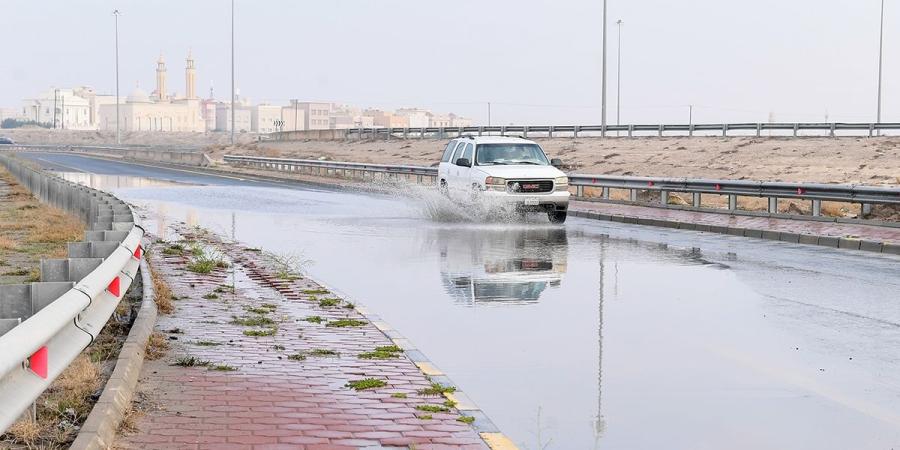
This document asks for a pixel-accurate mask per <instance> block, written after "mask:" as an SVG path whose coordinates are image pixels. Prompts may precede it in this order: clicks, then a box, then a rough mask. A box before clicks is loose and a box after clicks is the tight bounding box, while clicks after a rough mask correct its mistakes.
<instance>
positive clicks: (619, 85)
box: [616, 19, 625, 134]
mask: <svg viewBox="0 0 900 450" xmlns="http://www.w3.org/2000/svg"><path fill="white" fill-rule="evenodd" d="M624 23H625V22H623V21H622V19H619V20H617V21H616V25H617V28H618V30H617V31H618V37H617V43H616V46H617V49H616V125H621V120H622V104H621V101H622V100H621V99H622V24H624ZM618 133H619V132H618V131H616V134H618Z"/></svg>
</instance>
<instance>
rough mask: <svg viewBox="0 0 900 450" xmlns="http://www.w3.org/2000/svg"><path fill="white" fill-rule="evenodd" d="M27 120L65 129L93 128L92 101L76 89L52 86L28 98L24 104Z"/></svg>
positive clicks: (23, 109)
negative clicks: (76, 91)
mask: <svg viewBox="0 0 900 450" xmlns="http://www.w3.org/2000/svg"><path fill="white" fill-rule="evenodd" d="M22 116H23V118H24V119H26V120H33V121H35V122H38V123H42V124H47V125H49V126H51V127H52V128H59V129H65V130H92V129H95V128H96V127H95V125H94V124H93V123H92V121H91V103H90V101H89V100H88V99H86V98H84V97H80V96H78V95H76V93H75V90H74V89H68V88H52V89H50V90H49V91H47V92H44V93H43V94H41V95H39V96H37V97H36V98H32V99H26V100H25V101H24V102H23V105H22Z"/></svg>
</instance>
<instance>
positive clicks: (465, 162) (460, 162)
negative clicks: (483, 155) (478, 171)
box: [456, 158, 472, 167]
mask: <svg viewBox="0 0 900 450" xmlns="http://www.w3.org/2000/svg"><path fill="white" fill-rule="evenodd" d="M456 165H457V166H462V167H472V161H469V158H459V159H457V160H456Z"/></svg>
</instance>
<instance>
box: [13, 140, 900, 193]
mask: <svg viewBox="0 0 900 450" xmlns="http://www.w3.org/2000/svg"><path fill="white" fill-rule="evenodd" d="M0 136H9V137H11V138H12V139H14V140H15V141H16V142H20V143H34V144H38V143H57V144H84V145H90V144H93V145H101V144H113V143H114V142H115V134H114V133H110V132H97V131H81V132H77V131H67V130H64V131H60V130H52V131H51V130H43V129H29V130H23V129H13V130H0ZM237 136H238V138H239V142H241V145H239V146H238V147H237V148H231V147H229V146H227V144H228V143H229V141H230V136H229V134H228V133H224V132H215V133H152V132H133V133H124V134H123V137H122V141H123V143H124V144H130V145H154V146H172V147H182V148H184V147H195V148H204V149H205V151H207V152H209V153H210V156H211V157H212V158H213V159H220V158H221V157H222V155H224V154H227V153H234V154H244V155H262V156H276V157H277V156H283V157H291V158H304V159H329V160H334V161H358V162H369V163H384V164H410V165H426V166H427V165H432V164H434V162H435V161H437V160H438V158H439V157H440V154H441V152H442V151H443V149H444V146H445V145H446V142H447V140H433V139H427V140H419V139H410V140H406V141H404V140H399V139H397V140H391V141H385V140H377V141H372V140H369V141H361V142H357V141H299V142H262V143H257V142H256V135H254V134H249V133H247V134H239V135H237ZM536 141H537V142H539V143H540V144H541V146H543V147H544V150H546V152H547V153H548V154H549V155H550V156H551V157H559V158H561V159H562V160H563V162H564V163H566V165H568V166H569V167H570V168H571V170H572V171H574V172H578V173H584V174H603V175H638V176H670V177H691V178H722V179H750V180H769V181H776V180H780V181H805V182H822V183H858V184H870V185H897V184H900V137H896V136H894V137H876V138H866V137H838V138H828V137H801V138H794V137H763V138H756V137H693V138H689V137H663V138H659V137H639V138H626V137H621V138H607V139H601V138H596V137H585V138H571V137H568V138H553V139H548V138H537V139H536Z"/></svg>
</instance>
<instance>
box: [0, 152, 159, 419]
mask: <svg viewBox="0 0 900 450" xmlns="http://www.w3.org/2000/svg"><path fill="white" fill-rule="evenodd" d="M0 164H2V165H3V166H4V167H6V168H7V170H9V171H10V172H11V173H12V174H13V176H14V177H15V178H16V179H18V180H19V182H20V183H22V185H24V186H25V187H27V188H28V189H29V190H30V191H31V192H32V193H33V194H34V196H35V197H37V198H39V199H40V200H41V201H43V202H45V203H48V204H50V205H53V206H55V207H58V208H60V209H63V210H65V211H67V212H69V213H71V214H73V215H75V216H77V217H78V218H80V219H81V220H82V221H84V222H85V223H86V224H88V230H90V231H87V232H86V233H85V242H75V243H69V258H68V259H64V260H42V261H41V281H40V282H35V283H28V284H21V285H4V286H0V432H3V431H5V430H6V429H8V428H9V426H10V425H11V424H12V423H13V422H15V421H16V420H17V419H18V418H19V417H20V416H21V415H22V413H23V412H24V411H26V410H27V409H28V407H29V406H31V404H32V403H33V402H34V401H35V400H36V399H37V398H38V396H39V395H40V394H41V393H42V392H44V390H46V389H47V387H48V386H49V385H50V383H52V382H53V380H54V379H56V377H57V376H59V374H60V373H62V371H63V370H65V369H66V367H68V365H69V364H70V363H71V362H72V361H73V360H74V359H75V358H76V357H77V356H78V355H79V354H80V353H81V351H82V350H84V348H86V347H87V346H88V345H90V344H91V342H93V341H94V339H95V338H96V337H97V335H98V334H99V333H100V330H101V329H102V328H103V326H104V325H105V324H106V322H107V321H108V320H109V318H110V316H111V315H112V313H113V312H114V311H115V309H116V306H117V305H118V303H119V301H120V300H121V299H122V297H123V296H124V295H125V292H126V291H127V290H128V287H129V286H130V285H131V282H132V281H133V280H134V277H135V273H136V272H137V270H138V266H139V263H140V258H141V256H142V249H141V239H142V238H143V236H144V230H143V229H142V228H141V227H140V225H138V224H136V223H135V216H134V213H133V212H132V210H131V208H130V207H129V206H128V205H127V204H125V203H124V202H122V201H121V200H119V199H117V198H115V197H114V196H112V195H110V194H107V193H104V192H101V191H98V190H95V189H91V188H88V187H86V186H81V185H78V184H75V183H72V182H69V181H65V180H63V179H61V178H59V177H56V176H53V175H49V174H47V173H45V172H41V171H38V170H34V169H31V168H29V167H27V166H26V165H24V164H22V163H21V162H19V161H17V160H15V159H13V158H11V157H9V156H6V155H0Z"/></svg>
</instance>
